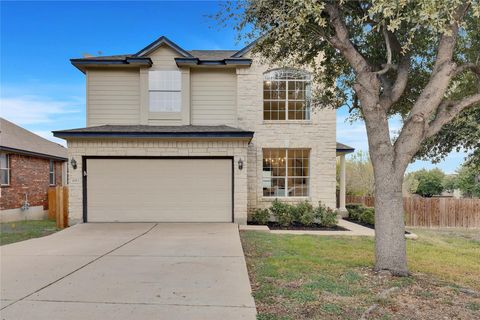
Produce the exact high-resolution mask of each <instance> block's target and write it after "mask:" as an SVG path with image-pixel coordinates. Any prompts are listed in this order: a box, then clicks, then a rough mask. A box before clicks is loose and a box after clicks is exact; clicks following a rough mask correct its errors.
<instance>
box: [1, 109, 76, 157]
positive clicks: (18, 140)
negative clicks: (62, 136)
mask: <svg viewBox="0 0 480 320" xmlns="http://www.w3.org/2000/svg"><path fill="white" fill-rule="evenodd" d="M0 150H2V151H8V152H12V153H21V154H27V155H32V156H36V157H42V158H50V159H57V160H67V159H68V154H67V149H66V148H65V147H63V146H61V145H59V144H58V143H55V142H52V141H49V140H47V139H45V138H42V137H40V136H38V135H36V134H34V133H32V132H30V131H28V130H26V129H23V128H22V127H19V126H17V125H16V124H14V123H12V122H10V121H8V120H5V119H3V118H0Z"/></svg>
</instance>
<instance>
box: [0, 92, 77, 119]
mask: <svg viewBox="0 0 480 320" xmlns="http://www.w3.org/2000/svg"><path fill="white" fill-rule="evenodd" d="M83 105H84V100H83V99H80V98H75V97H73V98H70V99H63V100H58V99H51V98H49V97H42V96H36V95H26V96H17V97H2V98H1V99H0V115H1V116H2V117H3V118H6V119H8V120H9V121H12V122H14V123H16V124H19V125H28V124H41V123H52V122H54V121H56V120H57V119H58V116H59V115H68V114H74V113H78V112H80V110H81V108H83Z"/></svg>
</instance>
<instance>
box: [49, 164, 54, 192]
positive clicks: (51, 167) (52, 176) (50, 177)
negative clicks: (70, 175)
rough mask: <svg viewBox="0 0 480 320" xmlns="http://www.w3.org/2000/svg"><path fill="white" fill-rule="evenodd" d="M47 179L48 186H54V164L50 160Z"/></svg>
mask: <svg viewBox="0 0 480 320" xmlns="http://www.w3.org/2000/svg"><path fill="white" fill-rule="evenodd" d="M48 178H49V182H50V185H52V186H53V185H55V162H54V161H53V160H50V172H49V177H48Z"/></svg>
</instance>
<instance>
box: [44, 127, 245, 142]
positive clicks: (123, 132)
mask: <svg viewBox="0 0 480 320" xmlns="http://www.w3.org/2000/svg"><path fill="white" fill-rule="evenodd" d="M253 134H254V133H253V131H246V130H242V129H239V128H233V127H229V126H224V125H221V126H194V125H185V126H150V125H103V126H95V127H86V128H77V129H69V130H60V131H54V132H53V135H54V136H55V137H58V138H75V137H77V138H99V137H110V138H248V139H251V138H253Z"/></svg>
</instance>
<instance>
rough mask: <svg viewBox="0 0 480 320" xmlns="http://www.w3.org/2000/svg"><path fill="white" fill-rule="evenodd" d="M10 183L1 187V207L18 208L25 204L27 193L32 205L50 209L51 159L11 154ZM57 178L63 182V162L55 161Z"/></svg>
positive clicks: (59, 183) (57, 181) (2, 208)
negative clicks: (48, 193)
mask: <svg viewBox="0 0 480 320" xmlns="http://www.w3.org/2000/svg"><path fill="white" fill-rule="evenodd" d="M9 157H10V185H9V186H2V187H1V197H0V209H1V210H7V209H16V208H20V207H21V206H22V205H23V202H24V200H25V193H27V195H28V202H29V203H30V206H32V207H33V206H43V208H44V209H45V210H47V209H48V199H47V191H48V187H49V171H50V160H48V159H42V158H35V157H30V156H24V155H19V154H9ZM55 180H56V184H57V185H61V184H62V162H61V161H55Z"/></svg>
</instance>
